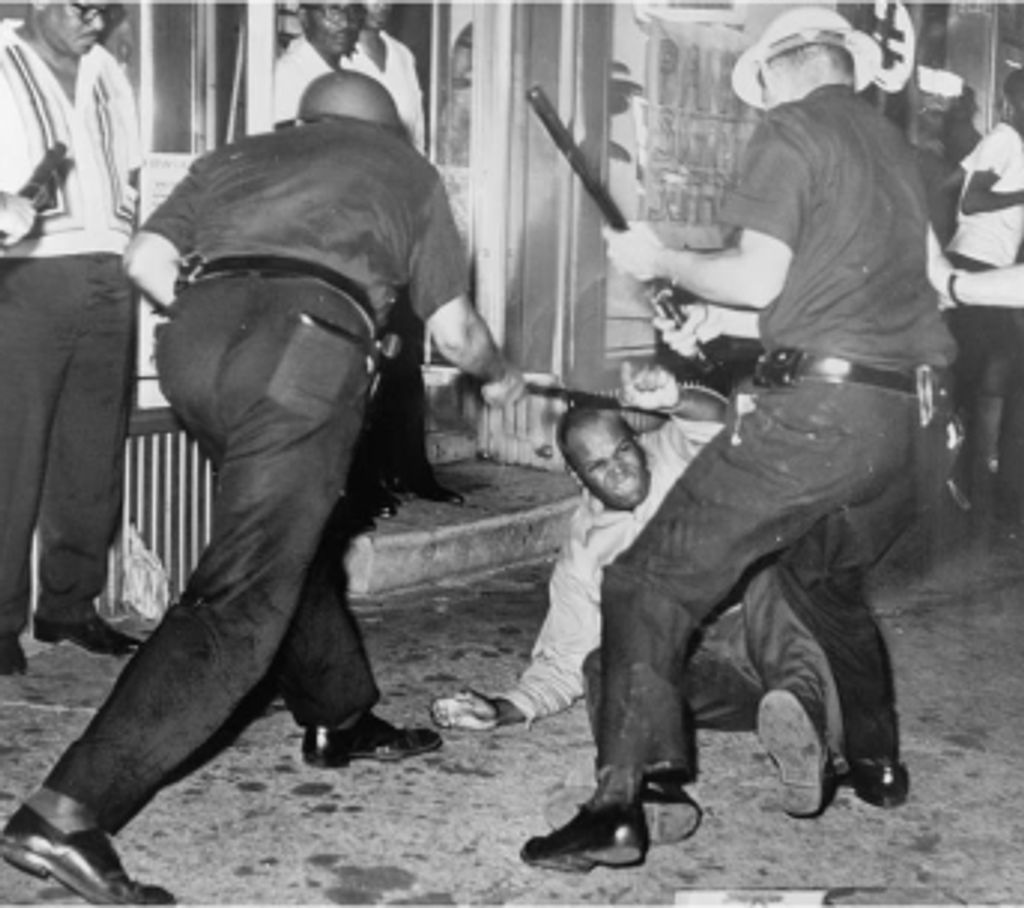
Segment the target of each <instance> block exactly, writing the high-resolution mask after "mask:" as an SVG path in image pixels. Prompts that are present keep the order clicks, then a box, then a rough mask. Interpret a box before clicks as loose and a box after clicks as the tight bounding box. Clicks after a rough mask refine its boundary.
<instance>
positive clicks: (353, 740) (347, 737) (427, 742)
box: [302, 713, 441, 769]
mask: <svg viewBox="0 0 1024 908" xmlns="http://www.w3.org/2000/svg"><path fill="white" fill-rule="evenodd" d="M440 746H441V736H440V735H439V734H438V733H437V732H436V731H433V730H431V729H429V728H396V727H395V726H394V725H392V724H391V723H390V722H385V721H384V720H383V719H380V718H378V717H377V716H375V715H374V714H373V713H367V714H366V715H365V716H363V717H362V718H361V719H360V720H359V721H358V722H356V724H355V725H353V726H352V727H351V728H345V729H330V728H324V727H322V726H312V727H310V728H307V729H306V733H305V734H304V735H303V738H302V758H303V759H304V760H305V761H306V762H307V763H308V764H309V765H310V766H319V767H321V768H323V769H336V768H338V767H340V766H347V765H348V764H349V763H351V762H352V761H353V760H376V761H378V762H381V763H394V762H396V761H398V760H405V759H406V758H408V757H418V756H419V755H420V754H425V753H430V752H431V751H432V750H437V749H438V748H439V747H440Z"/></svg>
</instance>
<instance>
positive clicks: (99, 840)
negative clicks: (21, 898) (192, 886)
mask: <svg viewBox="0 0 1024 908" xmlns="http://www.w3.org/2000/svg"><path fill="white" fill-rule="evenodd" d="M0 855H3V857H4V860H6V861H7V862H8V863H9V864H11V865H12V866H14V867H17V868H18V869H19V870H24V871H25V872H26V873H31V874H32V875H33V876H37V877H40V878H43V879H45V878H47V877H53V879H55V880H57V881H58V882H60V883H63V884H64V885H65V886H67V888H68V889H70V890H71V891H72V892H75V893H77V894H78V895H80V896H82V898H84V899H86V900H87V901H90V902H92V903H94V904H98V905H173V904H174V896H173V895H171V893H169V892H168V891H167V890H166V889H161V888H160V887H159V886H146V885H143V884H142V883H137V882H135V880H132V879H130V878H129V876H128V874H127V873H125V871H124V868H123V867H122V866H121V861H120V859H119V858H118V856H117V852H116V851H114V846H113V845H112V844H111V843H110V839H109V838H108V836H107V834H106V833H105V832H103V831H102V830H100V829H87V830H83V831H81V832H72V833H66V834H65V833H63V832H61V831H60V830H59V829H57V828H55V827H54V826H51V825H50V824H49V823H48V822H47V821H46V820H45V819H43V817H41V816H40V815H39V814H38V813H36V812H35V811H34V810H32V809H30V808H28V807H24V806H23V807H21V808H19V809H18V811H17V812H16V813H15V814H14V816H13V817H11V819H10V821H9V822H8V823H7V825H6V826H5V827H4V831H3V835H2V836H0Z"/></svg>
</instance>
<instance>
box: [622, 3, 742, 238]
mask: <svg viewBox="0 0 1024 908" xmlns="http://www.w3.org/2000/svg"><path fill="white" fill-rule="evenodd" d="M748 41H749V39H748V38H746V37H745V36H744V32H743V30H742V29H741V28H737V27H734V26H732V25H731V24H724V23H721V22H701V21H687V20H685V19H681V18H680V17H678V16H673V15H671V14H668V15H659V14H658V12H657V11H654V12H653V13H652V15H651V17H650V24H649V38H648V45H647V61H646V66H647V80H646V84H647V96H646V98H645V99H644V102H643V104H642V105H641V107H640V108H639V110H638V115H639V116H642V118H643V127H644V130H645V132H646V140H645V143H644V145H645V151H646V154H645V157H646V161H645V165H646V166H645V168H644V199H645V210H644V212H643V215H642V216H643V217H644V218H645V219H646V220H650V221H654V222H660V223H658V225H657V226H658V232H659V234H660V235H661V236H662V238H663V239H665V240H666V241H669V242H671V241H672V240H673V239H676V240H678V241H680V242H683V243H685V244H686V245H688V246H691V247H697V248H715V247H718V246H720V245H721V242H722V238H721V235H720V231H719V228H718V226H717V224H718V209H719V206H720V204H721V200H722V196H723V194H724V192H725V189H726V187H727V186H729V185H730V184H731V183H732V182H733V180H734V179H735V177H736V175H737V171H738V168H739V165H740V160H741V157H742V153H743V149H744V147H745V146H746V143H747V141H748V140H749V138H750V135H751V133H752V132H753V130H754V127H755V126H756V124H757V117H758V116H759V114H758V112H757V111H755V110H753V109H752V108H750V107H748V106H747V105H745V104H743V103H742V102H741V101H740V100H739V99H738V98H737V97H736V96H735V95H734V94H733V91H732V82H731V75H732V68H733V65H734V63H735V62H736V59H737V58H738V57H739V55H740V54H741V53H742V52H743V50H744V48H745V47H746V46H747V44H748Z"/></svg>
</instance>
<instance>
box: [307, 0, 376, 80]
mask: <svg viewBox="0 0 1024 908" xmlns="http://www.w3.org/2000/svg"><path fill="white" fill-rule="evenodd" d="M299 20H300V21H301V23H302V31H303V34H304V35H305V36H306V40H307V41H308V42H309V43H310V44H312V45H313V47H314V48H315V49H316V51H317V53H318V54H320V56H321V57H323V58H324V59H325V60H326V61H327V62H328V63H329V64H330V65H331V66H335V67H336V66H337V65H338V61H339V60H340V59H341V58H342V57H348V56H350V55H351V53H352V51H353V50H355V47H356V42H357V41H358V40H359V32H360V31H361V30H362V28H363V25H364V24H365V22H366V6H365V5H364V4H362V3H304V4H303V5H302V6H301V7H300V9H299Z"/></svg>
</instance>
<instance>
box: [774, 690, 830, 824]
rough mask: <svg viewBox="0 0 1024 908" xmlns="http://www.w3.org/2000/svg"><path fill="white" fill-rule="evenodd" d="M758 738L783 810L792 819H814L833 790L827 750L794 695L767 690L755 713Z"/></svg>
mask: <svg viewBox="0 0 1024 908" xmlns="http://www.w3.org/2000/svg"><path fill="white" fill-rule="evenodd" d="M757 736H758V738H760V740H761V744H762V745H763V746H764V749H765V750H766V751H768V755H769V756H770V757H771V759H772V762H773V763H774V764H775V766H776V768H777V769H778V771H779V778H780V780H781V781H782V809H783V810H785V812H786V813H788V814H789V815H790V816H791V817H813V816H817V815H818V814H819V813H821V811H822V810H823V809H824V807H825V805H826V803H827V801H828V799H829V796H830V794H831V792H832V790H833V784H832V780H831V773H830V771H829V759H828V750H827V749H826V747H825V743H824V741H823V740H822V737H821V734H820V733H819V731H818V729H817V728H815V726H814V723H813V722H812V721H811V717H810V716H809V715H808V714H807V711H806V710H805V709H804V707H803V705H802V704H801V703H800V701H799V700H798V699H797V697H796V695H795V694H793V693H792V692H791V691H788V690H770V691H768V693H766V694H765V695H764V696H763V697H762V698H761V703H760V705H759V706H758V710H757Z"/></svg>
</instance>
